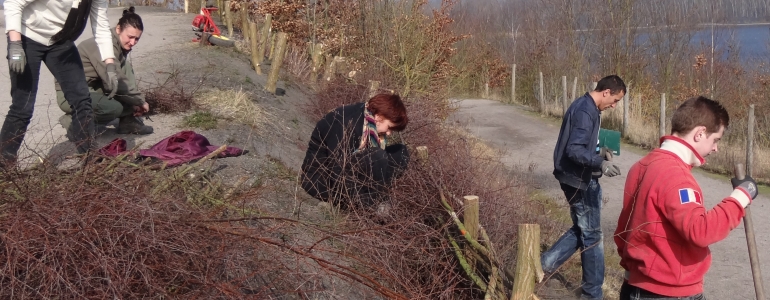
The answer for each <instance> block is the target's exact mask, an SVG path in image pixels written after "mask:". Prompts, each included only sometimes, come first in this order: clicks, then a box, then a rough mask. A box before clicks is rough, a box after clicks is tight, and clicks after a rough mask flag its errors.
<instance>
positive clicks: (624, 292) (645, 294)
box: [620, 281, 706, 300]
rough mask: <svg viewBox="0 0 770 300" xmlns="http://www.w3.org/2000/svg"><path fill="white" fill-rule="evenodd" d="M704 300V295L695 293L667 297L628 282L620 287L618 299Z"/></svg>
mask: <svg viewBox="0 0 770 300" xmlns="http://www.w3.org/2000/svg"><path fill="white" fill-rule="evenodd" d="M651 299H656V300H706V297H704V296H703V294H697V295H694V296H688V297H668V296H662V295H658V294H655V293H651V292H649V291H646V290H643V289H640V288H638V287H635V286H633V285H630V284H628V282H625V281H624V282H623V285H622V286H621V287H620V300H651Z"/></svg>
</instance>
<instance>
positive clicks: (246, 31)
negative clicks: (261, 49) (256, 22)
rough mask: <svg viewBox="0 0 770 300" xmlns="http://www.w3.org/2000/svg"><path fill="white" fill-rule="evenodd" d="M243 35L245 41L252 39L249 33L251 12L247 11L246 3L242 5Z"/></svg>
mask: <svg viewBox="0 0 770 300" xmlns="http://www.w3.org/2000/svg"><path fill="white" fill-rule="evenodd" d="M241 34H243V39H244V40H245V39H251V34H250V33H249V11H248V10H247V9H246V3H241Z"/></svg>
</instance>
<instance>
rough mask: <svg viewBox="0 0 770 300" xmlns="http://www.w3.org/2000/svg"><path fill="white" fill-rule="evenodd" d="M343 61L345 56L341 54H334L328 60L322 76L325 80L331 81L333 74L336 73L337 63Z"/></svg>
mask: <svg viewBox="0 0 770 300" xmlns="http://www.w3.org/2000/svg"><path fill="white" fill-rule="evenodd" d="M343 62H345V58H344V57H341V56H335V57H334V58H333V59H332V60H331V62H329V65H328V66H327V67H326V70H325V72H324V78H325V79H326V81H331V80H332V77H333V76H334V74H337V67H338V65H340V64H342V63H343Z"/></svg>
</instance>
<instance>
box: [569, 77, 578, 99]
mask: <svg viewBox="0 0 770 300" xmlns="http://www.w3.org/2000/svg"><path fill="white" fill-rule="evenodd" d="M575 99H577V76H575V80H572V97H571V98H570V102H572V101H575Z"/></svg>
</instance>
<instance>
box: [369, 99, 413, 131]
mask: <svg viewBox="0 0 770 300" xmlns="http://www.w3.org/2000/svg"><path fill="white" fill-rule="evenodd" d="M368 108H369V111H370V112H372V115H380V116H382V117H383V118H385V119H388V120H390V121H391V122H393V125H394V126H393V127H391V128H390V129H391V130H393V131H402V130H404V129H406V124H407V123H409V117H407V116H406V106H404V102H402V101H401V97H399V96H398V95H391V94H378V95H376V96H374V97H372V99H369V102H368Z"/></svg>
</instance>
